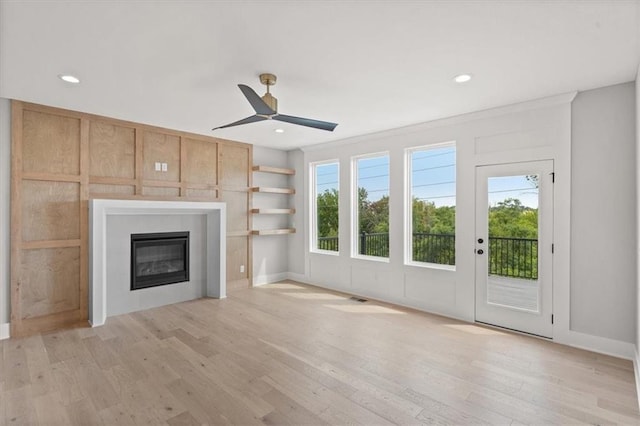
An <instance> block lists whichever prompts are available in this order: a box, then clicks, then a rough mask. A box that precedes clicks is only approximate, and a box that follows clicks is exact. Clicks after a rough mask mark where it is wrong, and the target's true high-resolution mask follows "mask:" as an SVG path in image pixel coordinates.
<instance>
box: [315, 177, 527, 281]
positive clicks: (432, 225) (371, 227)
mask: <svg viewBox="0 0 640 426" xmlns="http://www.w3.org/2000/svg"><path fill="white" fill-rule="evenodd" d="M532 184H535V182H532ZM358 206H359V229H358V234H359V235H360V238H359V239H358V247H359V252H360V253H362V254H367V255H370V256H382V257H388V256H389V197H388V196H384V197H382V198H380V199H379V200H377V201H370V200H369V199H368V194H367V190H366V189H364V188H358ZM317 208H318V237H319V238H325V239H327V240H328V239H332V238H335V239H336V240H333V241H324V242H323V244H325V245H326V246H323V247H322V248H324V249H327V250H337V236H338V229H339V228H338V191H337V190H336V189H331V190H326V191H325V192H323V193H322V194H319V195H318V198H317ZM412 209H413V250H412V251H413V253H412V254H413V257H412V259H413V260H414V261H419V262H430V263H438V264H445V265H454V264H455V226H456V208H455V206H440V207H436V206H435V204H434V203H433V202H431V201H423V200H419V199H417V198H414V199H413V201H412ZM488 214H489V217H488V220H489V242H490V246H489V252H490V253H488V254H490V259H489V267H490V271H491V272H490V273H491V274H495V275H503V276H515V277H522V278H534V279H535V278H537V268H538V253H537V241H533V242H531V241H519V240H517V239H531V240H537V238H538V209H534V208H531V207H527V206H524V205H522V202H521V201H520V200H518V199H516V198H507V199H505V200H504V201H501V202H498V203H497V204H496V205H495V206H492V207H490V208H489V211H488ZM363 233H364V234H365V235H364V236H363ZM499 237H502V238H507V239H509V240H508V241H504V240H500V238H499ZM319 243H320V242H319ZM330 244H333V245H330ZM318 246H319V247H320V244H319V245H318ZM363 248H364V250H363Z"/></svg>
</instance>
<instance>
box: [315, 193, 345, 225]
mask: <svg viewBox="0 0 640 426" xmlns="http://www.w3.org/2000/svg"><path fill="white" fill-rule="evenodd" d="M316 207H317V209H318V216H317V220H318V236H319V237H337V236H338V229H339V227H338V190H337V189H327V190H325V191H324V192H323V193H322V194H318V198H317V200H316Z"/></svg>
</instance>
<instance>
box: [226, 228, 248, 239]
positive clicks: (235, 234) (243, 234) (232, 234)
mask: <svg viewBox="0 0 640 426" xmlns="http://www.w3.org/2000/svg"><path fill="white" fill-rule="evenodd" d="M249 235H251V234H250V231H249V230H246V231H227V237H228V238H230V237H247V236H249Z"/></svg>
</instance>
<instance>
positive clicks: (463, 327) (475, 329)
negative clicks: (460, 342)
mask: <svg viewBox="0 0 640 426" xmlns="http://www.w3.org/2000/svg"><path fill="white" fill-rule="evenodd" d="M445 327H449V328H453V329H456V330H460V331H464V332H465V333H469V334H482V335H487V336H491V335H493V336H502V335H504V334H505V333H503V332H501V331H498V330H492V329H490V328H485V327H479V326H477V325H473V324H445Z"/></svg>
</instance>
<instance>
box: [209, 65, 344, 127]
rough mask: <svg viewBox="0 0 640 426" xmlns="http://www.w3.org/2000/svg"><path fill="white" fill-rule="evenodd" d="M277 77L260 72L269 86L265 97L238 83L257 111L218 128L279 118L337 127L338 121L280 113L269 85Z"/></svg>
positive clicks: (297, 122) (293, 121) (307, 124)
mask: <svg viewBox="0 0 640 426" xmlns="http://www.w3.org/2000/svg"><path fill="white" fill-rule="evenodd" d="M276 79H277V77H276V76H275V75H273V74H260V82H261V83H262V84H264V85H265V86H267V93H265V94H264V96H263V97H260V96H258V94H257V93H256V92H254V91H253V89H252V88H251V87H249V86H246V85H244V84H238V87H239V88H240V90H241V91H242V93H243V94H244V97H245V98H247V100H248V101H249V103H250V104H251V106H252V107H253V109H254V110H255V111H256V113H255V114H254V115H252V116H250V117H247V118H243V119H242V120H238V121H234V122H233V123H230V124H226V125H224V126H220V127H216V128H214V129H212V130H216V129H224V128H227V127H233V126H240V125H241V124H249V123H255V122H257V121H264V120H278V121H284V122H286V123H291V124H298V125H300V126H307V127H313V128H314V129H321V130H328V131H330V132H332V131H333V129H335V128H336V126H337V125H338V123H330V122H328V121H320V120H313V119H311V118H302V117H294V116H292V115H285V114H279V113H278V100H277V99H276V98H275V97H273V95H271V93H269V86H273V85H274V84H276Z"/></svg>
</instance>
